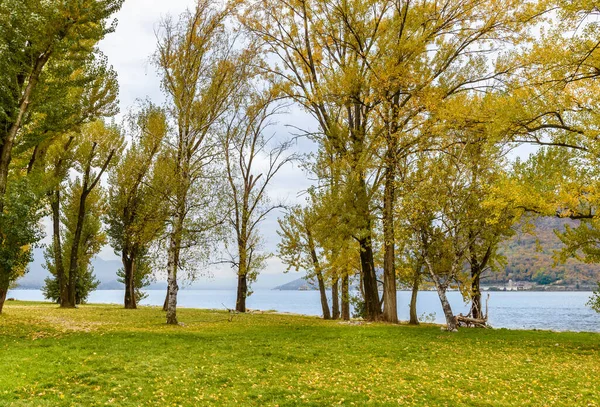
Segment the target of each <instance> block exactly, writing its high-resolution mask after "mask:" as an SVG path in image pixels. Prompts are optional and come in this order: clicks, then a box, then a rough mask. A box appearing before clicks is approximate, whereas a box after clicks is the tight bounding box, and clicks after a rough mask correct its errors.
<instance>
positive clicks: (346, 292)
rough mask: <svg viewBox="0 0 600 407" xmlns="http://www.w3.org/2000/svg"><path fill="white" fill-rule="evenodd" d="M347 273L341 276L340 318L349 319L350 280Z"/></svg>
mask: <svg viewBox="0 0 600 407" xmlns="http://www.w3.org/2000/svg"><path fill="white" fill-rule="evenodd" d="M348 280H349V278H348V275H345V276H343V277H342V319H343V320H344V321H349V320H350V282H349V281H348Z"/></svg>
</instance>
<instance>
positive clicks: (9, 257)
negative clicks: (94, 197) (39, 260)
mask: <svg viewBox="0 0 600 407" xmlns="http://www.w3.org/2000/svg"><path fill="white" fill-rule="evenodd" d="M10 181H11V182H10V187H9V188H8V190H7V194H6V200H5V202H6V205H5V211H4V212H0V313H2V308H3V306H4V301H5V300H6V294H7V292H8V289H9V287H10V286H11V285H12V284H13V283H14V282H15V281H16V280H17V279H18V278H19V277H21V276H22V275H23V274H24V273H25V272H26V270H27V265H28V264H29V262H30V261H31V260H32V253H31V248H32V247H33V246H34V245H35V243H36V242H38V241H39V240H40V239H41V238H42V230H41V227H40V220H41V217H42V215H43V210H42V209H43V206H42V205H41V200H40V193H39V191H36V188H35V185H32V179H31V178H29V177H25V176H21V177H19V178H18V179H15V180H13V179H11V180H10Z"/></svg>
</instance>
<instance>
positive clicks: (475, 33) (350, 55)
mask: <svg viewBox="0 0 600 407" xmlns="http://www.w3.org/2000/svg"><path fill="white" fill-rule="evenodd" d="M537 6H538V5H537V4H535V5H533V4H523V3H522V2H516V1H512V0H506V1H500V2H489V1H482V0H472V1H468V2H464V1H454V0H448V1H444V2H442V3H441V4H440V3H439V2H437V1H425V2H412V1H401V2H392V1H386V0H383V1H382V0H372V1H362V0H361V1H328V0H314V1H312V0H311V1H308V0H304V1H302V0H301V1H293V2H285V3H283V4H282V3H281V2H277V1H272V2H270V1H268V2H261V3H260V5H258V4H257V5H256V6H252V7H247V8H246V9H245V13H243V15H242V17H241V18H242V21H243V23H244V24H245V25H246V27H247V28H248V29H249V30H250V31H251V32H253V33H254V34H255V35H256V38H257V39H260V41H262V43H264V44H265V45H264V46H265V49H266V51H267V52H269V53H270V54H272V55H273V57H274V58H272V60H273V61H277V62H274V63H273V64H267V65H266V66H265V67H264V69H265V71H266V72H268V73H269V75H270V76H271V77H272V78H273V80H274V81H276V82H278V83H279V84H280V86H281V89H282V90H283V91H284V92H285V93H286V95H287V96H288V97H290V98H291V99H293V100H294V101H295V102H296V103H298V104H300V105H301V106H303V107H304V108H305V109H306V110H308V111H309V112H310V113H311V114H312V115H313V116H314V117H315V119H316V120H317V122H318V124H319V126H320V132H319V134H314V133H311V136H312V137H313V138H314V139H315V140H316V141H317V142H318V143H319V147H320V148H321V150H324V151H325V152H326V153H327V155H332V154H331V153H332V152H335V153H336V154H335V158H336V164H335V165H336V166H338V167H345V171H344V172H343V174H344V183H345V185H346V188H348V190H349V191H351V193H348V194H345V197H346V199H349V202H350V203H351V204H350V205H348V209H349V210H351V212H350V211H349V212H348V214H349V216H348V217H347V219H348V222H350V224H351V225H352V226H353V227H354V229H355V231H354V233H353V235H354V237H355V238H356V239H357V240H358V241H359V243H360V245H361V250H360V255H361V258H362V272H361V278H362V285H363V287H364V291H365V303H366V309H367V316H368V318H369V319H375V320H376V319H380V318H383V319H385V320H388V321H390V322H396V321H397V311H396V275H395V268H396V267H395V255H394V252H395V235H396V234H395V232H394V228H395V226H394V213H395V212H396V211H395V209H394V206H395V204H396V200H395V199H394V198H395V189H396V187H397V182H398V174H399V171H400V168H398V166H399V161H400V160H401V159H402V157H403V156H406V155H407V154H412V153H414V152H415V151H416V150H418V149H416V148H415V144H421V146H420V148H425V146H426V145H427V144H426V143H424V142H423V140H422V139H423V138H425V139H427V136H426V134H427V133H426V132H423V131H420V130H419V129H420V128H421V127H422V126H423V125H424V123H426V122H428V121H429V117H431V115H432V114H433V112H434V111H435V110H436V109H437V108H438V106H439V105H443V103H444V101H445V100H446V99H449V98H451V97H453V96H454V95H457V94H460V93H463V92H468V91H470V90H473V89H480V90H484V89H485V88H487V87H488V86H489V84H490V83H491V82H493V81H494V80H495V79H497V78H500V77H502V76H503V75H505V74H506V73H507V72H509V71H510V70H511V69H513V66H511V65H507V64H504V60H503V59H502V58H498V60H497V61H494V62H495V63H494V64H490V63H489V61H488V59H487V58H486V56H487V55H491V54H492V53H494V52H496V49H495V46H497V45H501V44H506V43H518V42H520V41H525V40H526V39H527V38H528V34H529V33H528V28H529V27H531V26H532V25H531V24H532V23H533V22H535V16H536V15H537V13H538V11H539V10H538V7H537ZM491 65H494V66H493V68H494V69H490V66H491ZM381 189H383V191H381ZM380 196H382V202H381V203H380V202H377V200H378V199H379V197H380ZM379 211H381V212H382V213H381V215H382V216H381V227H382V228H383V246H384V249H385V253H384V257H383V268H384V293H385V294H384V312H383V314H382V311H381V304H380V301H379V294H378V285H377V281H376V280H377V279H376V274H375V259H374V250H373V248H374V247H375V246H376V244H377V242H375V241H374V239H375V229H376V228H377V227H379V226H380V225H379V220H378V219H377V217H376V216H377V215H379V214H380V213H379ZM350 214H352V216H350Z"/></svg>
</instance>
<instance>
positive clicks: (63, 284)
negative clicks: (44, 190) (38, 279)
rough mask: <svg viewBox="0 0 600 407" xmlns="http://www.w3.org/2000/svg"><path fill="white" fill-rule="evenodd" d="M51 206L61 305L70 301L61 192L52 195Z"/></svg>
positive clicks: (55, 262)
mask: <svg viewBox="0 0 600 407" xmlns="http://www.w3.org/2000/svg"><path fill="white" fill-rule="evenodd" d="M50 206H51V209H52V235H53V236H52V239H53V245H54V265H55V267H56V279H57V280H58V290H59V304H60V305H61V306H62V304H66V303H67V302H68V300H69V298H68V292H67V279H66V276H65V266H64V263H63V253H62V242H61V238H60V190H59V189H58V188H57V189H56V190H54V191H52V193H51V194H50Z"/></svg>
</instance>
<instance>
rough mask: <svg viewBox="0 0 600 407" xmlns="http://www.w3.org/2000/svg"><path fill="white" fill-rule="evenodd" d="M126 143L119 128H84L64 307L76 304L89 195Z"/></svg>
mask: <svg viewBox="0 0 600 407" xmlns="http://www.w3.org/2000/svg"><path fill="white" fill-rule="evenodd" d="M122 145H123V137H122V135H121V131H120V129H119V128H117V127H115V126H114V125H113V126H108V125H106V124H105V123H104V122H102V121H95V122H91V123H89V124H87V125H85V126H83V127H82V131H81V134H80V135H79V143H78V145H77V149H76V151H75V155H74V164H75V169H76V170H77V171H78V172H79V174H80V176H79V177H78V180H77V182H76V183H77V184H79V185H80V187H79V188H77V197H76V198H75V199H76V201H77V206H76V210H73V211H71V216H72V217H73V219H70V222H73V225H74V227H73V228H72V229H73V232H72V234H73V237H72V239H71V245H70V250H69V253H68V265H69V266H68V269H66V270H68V272H67V276H68V280H67V283H66V297H65V298H62V299H61V307H64V308H73V307H75V305H76V303H77V302H76V286H77V273H78V271H80V270H82V266H81V265H80V259H81V256H80V250H81V246H82V245H85V242H84V241H83V233H84V228H85V221H86V214H87V213H88V212H89V207H88V206H87V202H88V198H89V197H90V196H91V194H92V193H93V192H94V191H95V190H96V189H97V188H99V187H100V184H99V183H100V179H101V178H102V176H103V175H104V173H105V172H106V170H107V169H108V168H109V166H110V165H114V163H115V161H117V159H118V157H117V156H116V154H117V152H118V151H120V149H121V147H122Z"/></svg>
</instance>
